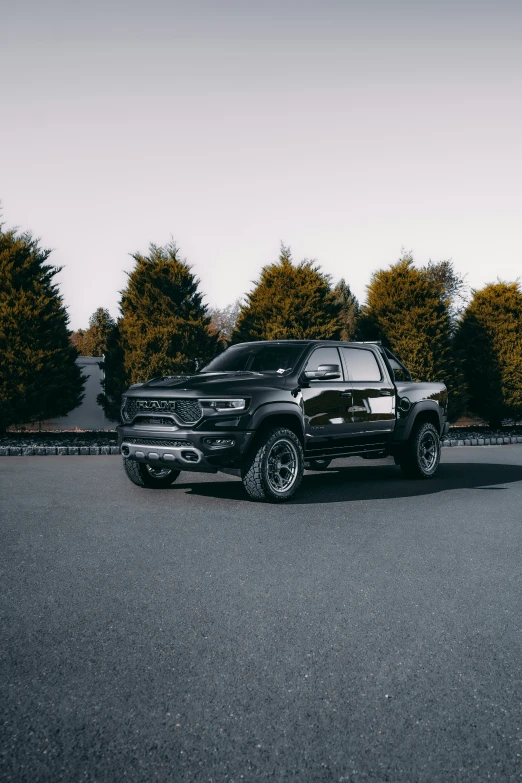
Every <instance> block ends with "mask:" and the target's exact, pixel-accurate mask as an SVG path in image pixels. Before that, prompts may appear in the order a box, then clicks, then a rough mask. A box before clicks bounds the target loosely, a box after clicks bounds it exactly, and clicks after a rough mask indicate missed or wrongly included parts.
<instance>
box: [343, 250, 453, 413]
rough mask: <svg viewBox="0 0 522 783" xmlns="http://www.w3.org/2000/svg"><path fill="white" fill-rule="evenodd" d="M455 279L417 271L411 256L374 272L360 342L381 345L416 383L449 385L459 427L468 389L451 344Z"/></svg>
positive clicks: (447, 273) (434, 267)
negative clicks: (374, 342)
mask: <svg viewBox="0 0 522 783" xmlns="http://www.w3.org/2000/svg"><path fill="white" fill-rule="evenodd" d="M441 272H443V273H444V274H441ZM450 273H451V274H450ZM451 275H454V272H453V271H452V268H451V269H448V268H446V269H445V270H444V269H442V268H441V267H439V266H438V265H435V264H431V265H429V266H428V267H425V268H423V269H417V268H416V267H415V266H414V265H413V258H412V257H411V255H405V257H404V258H402V259H401V260H400V261H399V262H398V263H396V264H394V265H392V266H391V267H390V268H389V269H382V270H379V271H377V272H375V273H374V274H373V275H372V278H371V281H370V284H369V286H368V300H367V304H366V306H365V307H364V308H363V312H362V316H361V319H360V321H359V326H358V332H359V334H358V337H359V339H365V340H382V342H383V344H384V345H386V346H387V347H389V348H390V349H391V350H392V351H393V353H395V354H396V355H397V357H398V358H399V359H400V360H401V361H403V362H404V364H405V365H406V366H407V367H408V369H409V370H410V372H411V374H412V377H413V379H414V380H417V381H422V380H425V381H440V382H443V383H445V384H446V386H447V387H448V391H449V395H450V397H449V399H450V418H451V420H453V421H454V420H455V419H457V418H458V417H459V416H460V415H462V413H463V412H464V409H465V404H466V387H465V382H464V377H463V373H462V369H461V367H460V363H459V357H458V353H457V350H456V347H455V345H454V341H453V339H452V314H451V296H450V290H449V283H450V280H451ZM454 276H455V278H456V277H457V276H456V275H454Z"/></svg>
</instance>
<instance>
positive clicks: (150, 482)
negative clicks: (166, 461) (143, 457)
mask: <svg viewBox="0 0 522 783" xmlns="http://www.w3.org/2000/svg"><path fill="white" fill-rule="evenodd" d="M123 469H124V470H125V473H126V474H127V476H128V477H129V478H130V480H131V481H132V483H133V484H136V486H137V487H148V488H149V489H165V488H166V487H170V485H171V484H173V483H174V482H175V481H176V479H177V477H178V476H179V474H180V473H181V471H180V470H172V469H171V468H162V467H160V466H159V465H158V467H156V465H147V464H146V463H144V462H136V461H135V460H132V459H124V460H123Z"/></svg>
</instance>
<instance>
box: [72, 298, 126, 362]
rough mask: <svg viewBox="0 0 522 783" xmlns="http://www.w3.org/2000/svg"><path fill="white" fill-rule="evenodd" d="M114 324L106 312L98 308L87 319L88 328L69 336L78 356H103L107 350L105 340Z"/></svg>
mask: <svg viewBox="0 0 522 783" xmlns="http://www.w3.org/2000/svg"><path fill="white" fill-rule="evenodd" d="M115 326H116V322H115V321H114V319H113V318H112V317H111V315H110V313H109V311H108V310H105V309H104V308H103V307H98V309H97V310H95V311H94V313H93V314H92V315H91V317H90V318H89V328H88V329H87V330H86V331H84V330H83V329H78V331H77V332H75V333H73V335H71V339H72V340H73V343H74V345H75V346H76V348H77V350H78V351H79V353H80V356H103V355H104V354H105V353H106V350H107V340H108V338H109V335H110V333H111V332H112V330H113V329H114V328H115Z"/></svg>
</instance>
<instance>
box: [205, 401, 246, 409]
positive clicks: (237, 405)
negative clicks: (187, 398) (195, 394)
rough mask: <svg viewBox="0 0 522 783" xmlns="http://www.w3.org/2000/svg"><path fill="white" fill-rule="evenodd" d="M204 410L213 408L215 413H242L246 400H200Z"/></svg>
mask: <svg viewBox="0 0 522 783" xmlns="http://www.w3.org/2000/svg"><path fill="white" fill-rule="evenodd" d="M199 402H200V403H201V405H202V406H203V407H204V408H213V409H214V410H215V411H244V410H245V408H246V400H206V399H203V400H200V401H199Z"/></svg>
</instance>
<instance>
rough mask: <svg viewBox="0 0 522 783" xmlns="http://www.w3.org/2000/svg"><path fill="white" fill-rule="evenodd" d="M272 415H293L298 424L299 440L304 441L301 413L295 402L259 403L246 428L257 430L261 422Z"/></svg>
mask: <svg viewBox="0 0 522 783" xmlns="http://www.w3.org/2000/svg"><path fill="white" fill-rule="evenodd" d="M272 416H293V417H294V418H295V420H296V421H297V422H298V424H299V431H300V433H301V440H302V441H303V442H304V420H303V413H302V410H301V407H300V406H299V403H297V402H295V403H293V402H266V403H264V404H262V405H260V406H259V407H258V408H257V409H256V410H255V411H254V413H253V414H252V418H251V420H250V422H249V425H248V429H249V430H254V431H255V432H258V431H259V428H260V427H261V426H262V425H263V423H264V422H265V421H266V420H267V419H269V418H270V417H272Z"/></svg>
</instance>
